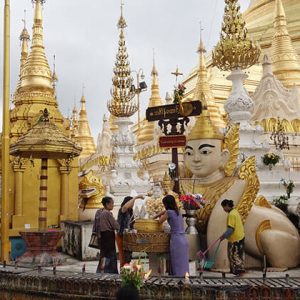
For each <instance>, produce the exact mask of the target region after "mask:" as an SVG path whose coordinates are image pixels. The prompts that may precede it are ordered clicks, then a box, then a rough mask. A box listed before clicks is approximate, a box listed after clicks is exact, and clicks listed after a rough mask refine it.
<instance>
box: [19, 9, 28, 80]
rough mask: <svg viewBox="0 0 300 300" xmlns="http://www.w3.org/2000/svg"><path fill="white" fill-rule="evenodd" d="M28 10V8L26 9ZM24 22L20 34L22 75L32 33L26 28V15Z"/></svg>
mask: <svg viewBox="0 0 300 300" xmlns="http://www.w3.org/2000/svg"><path fill="white" fill-rule="evenodd" d="M24 12H26V10H25V11H24ZM22 21H23V23H24V28H23V30H22V32H21V35H20V41H21V45H22V46H21V49H22V50H21V60H20V76H21V72H22V69H23V66H24V65H25V62H26V59H27V57H28V42H29V41H30V35H29V33H28V31H27V28H26V20H25V16H24V19H23V20H22Z"/></svg>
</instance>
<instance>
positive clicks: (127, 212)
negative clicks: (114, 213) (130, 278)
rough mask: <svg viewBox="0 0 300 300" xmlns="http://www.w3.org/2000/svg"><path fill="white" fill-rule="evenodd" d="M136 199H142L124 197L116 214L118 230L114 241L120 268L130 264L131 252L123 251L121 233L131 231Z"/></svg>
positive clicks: (142, 197) (140, 196) (141, 196)
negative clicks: (126, 230)
mask: <svg viewBox="0 0 300 300" xmlns="http://www.w3.org/2000/svg"><path fill="white" fill-rule="evenodd" d="M136 199H144V196H143V195H137V196H135V197H131V196H126V197H125V198H124V200H123V202H122V203H121V207H120V209H119V212H118V218H117V220H118V223H119V225H120V229H119V230H118V233H117V236H116V241H117V245H118V249H119V259H120V267H123V266H124V265H125V264H126V263H130V260H131V252H130V251H126V250H125V251H124V248H123V233H124V230H125V229H132V228H133V224H134V217H133V206H134V202H135V200H136Z"/></svg>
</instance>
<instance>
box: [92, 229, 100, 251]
mask: <svg viewBox="0 0 300 300" xmlns="http://www.w3.org/2000/svg"><path fill="white" fill-rule="evenodd" d="M89 247H90V248H94V249H100V238H99V237H98V235H97V233H96V232H93V233H92V235H91V239H90V242H89Z"/></svg>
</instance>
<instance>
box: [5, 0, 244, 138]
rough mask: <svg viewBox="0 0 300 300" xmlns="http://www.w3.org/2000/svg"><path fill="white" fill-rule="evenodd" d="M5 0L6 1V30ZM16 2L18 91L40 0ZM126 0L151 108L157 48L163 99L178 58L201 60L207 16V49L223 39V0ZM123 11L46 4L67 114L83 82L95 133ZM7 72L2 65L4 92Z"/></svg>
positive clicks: (76, 2)
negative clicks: (23, 48) (25, 36)
mask: <svg viewBox="0 0 300 300" xmlns="http://www.w3.org/2000/svg"><path fill="white" fill-rule="evenodd" d="M3 2H4V1H1V7H0V10H1V11H0V16H1V26H0V28H1V29H2V28H3V26H2V24H3ZM249 2H250V0H240V4H241V7H242V10H245V9H246V8H247V7H248V5H249ZM10 3H11V93H13V92H14V90H15V87H16V81H17V79H18V73H19V59H20V41H19V35H20V33H21V30H22V28H23V23H22V19H23V18H24V10H26V23H27V29H28V31H29V33H30V35H32V23H33V6H32V3H31V0H10ZM124 3H125V5H124V17H125V18H126V21H127V25H128V27H127V28H126V43H127V49H128V54H129V60H130V63H131V68H132V69H133V70H139V69H140V68H142V69H143V71H144V74H145V76H146V78H145V81H146V82H147V84H148V86H149V89H148V91H147V92H144V93H142V94H141V105H142V110H143V111H142V114H144V110H145V108H146V107H147V104H148V99H149V91H150V82H151V81H150V80H151V77H150V73H151V69H152V53H153V48H154V51H155V60H156V67H157V70H158V73H159V83H160V94H161V97H162V98H164V97H165V94H166V91H170V90H172V89H173V86H174V82H175V80H174V76H172V75H171V74H170V73H171V72H172V71H174V70H175V68H176V65H178V67H179V69H180V70H181V71H182V72H183V73H184V75H187V74H188V73H189V72H190V70H191V69H192V68H193V67H194V66H195V65H196V64H197V62H198V56H197V53H196V50H197V47H198V43H199V32H200V29H199V28H200V25H199V23H200V21H201V22H202V27H203V28H204V31H203V39H204V42H205V44H206V47H207V50H210V49H212V47H213V46H214V45H215V44H216V42H217V41H218V38H219V32H220V28H221V21H222V15H223V10H224V0H124ZM119 15H120V0H47V1H46V2H45V4H44V9H43V19H44V22H43V27H44V42H45V47H46V55H47V58H48V61H49V65H50V66H51V67H52V65H53V55H54V54H55V56H56V74H57V76H58V79H59V82H58V84H57V97H58V104H59V108H60V110H61V111H62V113H63V114H64V116H67V115H68V114H70V112H71V111H72V108H73V106H74V101H75V102H76V105H77V107H78V108H79V105H80V104H79V101H80V97H81V95H82V86H83V84H84V85H85V92H84V94H85V97H86V100H87V113H88V117H89V121H90V127H91V131H92V135H93V136H94V137H95V138H96V137H97V135H98V133H99V132H100V130H101V127H102V117H103V114H104V113H107V108H106V103H107V100H109V99H110V88H111V78H112V70H113V66H114V62H115V55H116V52H117V48H118V38H119V33H118V29H117V26H116V24H117V21H118V18H119ZM0 32H1V41H0V42H1V45H0V51H1V52H0V55H1V57H0V61H1V64H0V66H1V69H2V66H3V63H2V62H3V58H2V57H3V34H2V30H1V31H0ZM2 73H3V72H2V71H0V79H1V89H0V90H1V95H0V98H2ZM134 76H135V75H134ZM1 109H2V102H1ZM1 117H2V116H1ZM134 118H136V117H133V119H134ZM1 124H2V118H1ZM95 142H96V139H95Z"/></svg>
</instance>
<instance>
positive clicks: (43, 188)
mask: <svg viewBox="0 0 300 300" xmlns="http://www.w3.org/2000/svg"><path fill="white" fill-rule="evenodd" d="M47 191H48V159H47V158H42V166H41V176H40V205H39V230H43V231H45V230H47V200H48V198H47Z"/></svg>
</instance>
